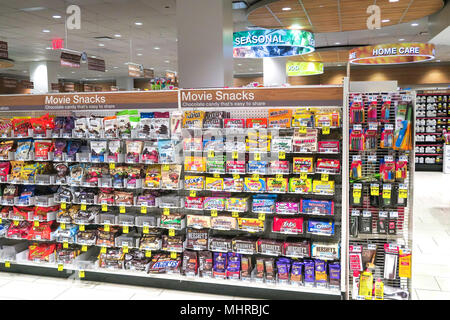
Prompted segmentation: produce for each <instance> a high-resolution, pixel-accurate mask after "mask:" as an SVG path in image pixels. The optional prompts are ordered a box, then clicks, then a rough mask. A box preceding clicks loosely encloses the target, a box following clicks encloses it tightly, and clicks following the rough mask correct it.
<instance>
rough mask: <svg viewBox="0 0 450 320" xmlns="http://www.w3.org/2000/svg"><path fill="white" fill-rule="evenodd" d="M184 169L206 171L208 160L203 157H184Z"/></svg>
mask: <svg viewBox="0 0 450 320" xmlns="http://www.w3.org/2000/svg"><path fill="white" fill-rule="evenodd" d="M184 170H185V171H193V172H205V171H206V161H205V158H203V157H193V156H187V157H184Z"/></svg>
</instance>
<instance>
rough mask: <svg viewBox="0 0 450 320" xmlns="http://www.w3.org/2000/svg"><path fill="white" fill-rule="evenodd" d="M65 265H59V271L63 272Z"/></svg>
mask: <svg viewBox="0 0 450 320" xmlns="http://www.w3.org/2000/svg"><path fill="white" fill-rule="evenodd" d="M63 270H64V265H63V264H62V263H58V271H63Z"/></svg>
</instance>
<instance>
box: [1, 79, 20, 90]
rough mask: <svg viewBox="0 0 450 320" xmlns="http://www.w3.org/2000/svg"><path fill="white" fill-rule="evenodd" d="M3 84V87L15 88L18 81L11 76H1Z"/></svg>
mask: <svg viewBox="0 0 450 320" xmlns="http://www.w3.org/2000/svg"><path fill="white" fill-rule="evenodd" d="M2 80H3V86H4V87H5V88H16V87H17V83H18V81H17V80H16V79H13V78H3V79H2Z"/></svg>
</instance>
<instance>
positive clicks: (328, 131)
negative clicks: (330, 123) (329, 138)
mask: <svg viewBox="0 0 450 320" xmlns="http://www.w3.org/2000/svg"><path fill="white" fill-rule="evenodd" d="M322 134H330V127H323V128H322Z"/></svg>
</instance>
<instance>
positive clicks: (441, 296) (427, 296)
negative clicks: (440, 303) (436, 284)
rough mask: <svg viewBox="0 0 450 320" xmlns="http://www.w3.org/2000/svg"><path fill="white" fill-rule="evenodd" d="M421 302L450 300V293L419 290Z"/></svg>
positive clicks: (418, 294)
mask: <svg viewBox="0 0 450 320" xmlns="http://www.w3.org/2000/svg"><path fill="white" fill-rule="evenodd" d="M416 291H417V296H418V297H419V299H420V300H450V292H445V291H432V290H420V289H417V290H416Z"/></svg>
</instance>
